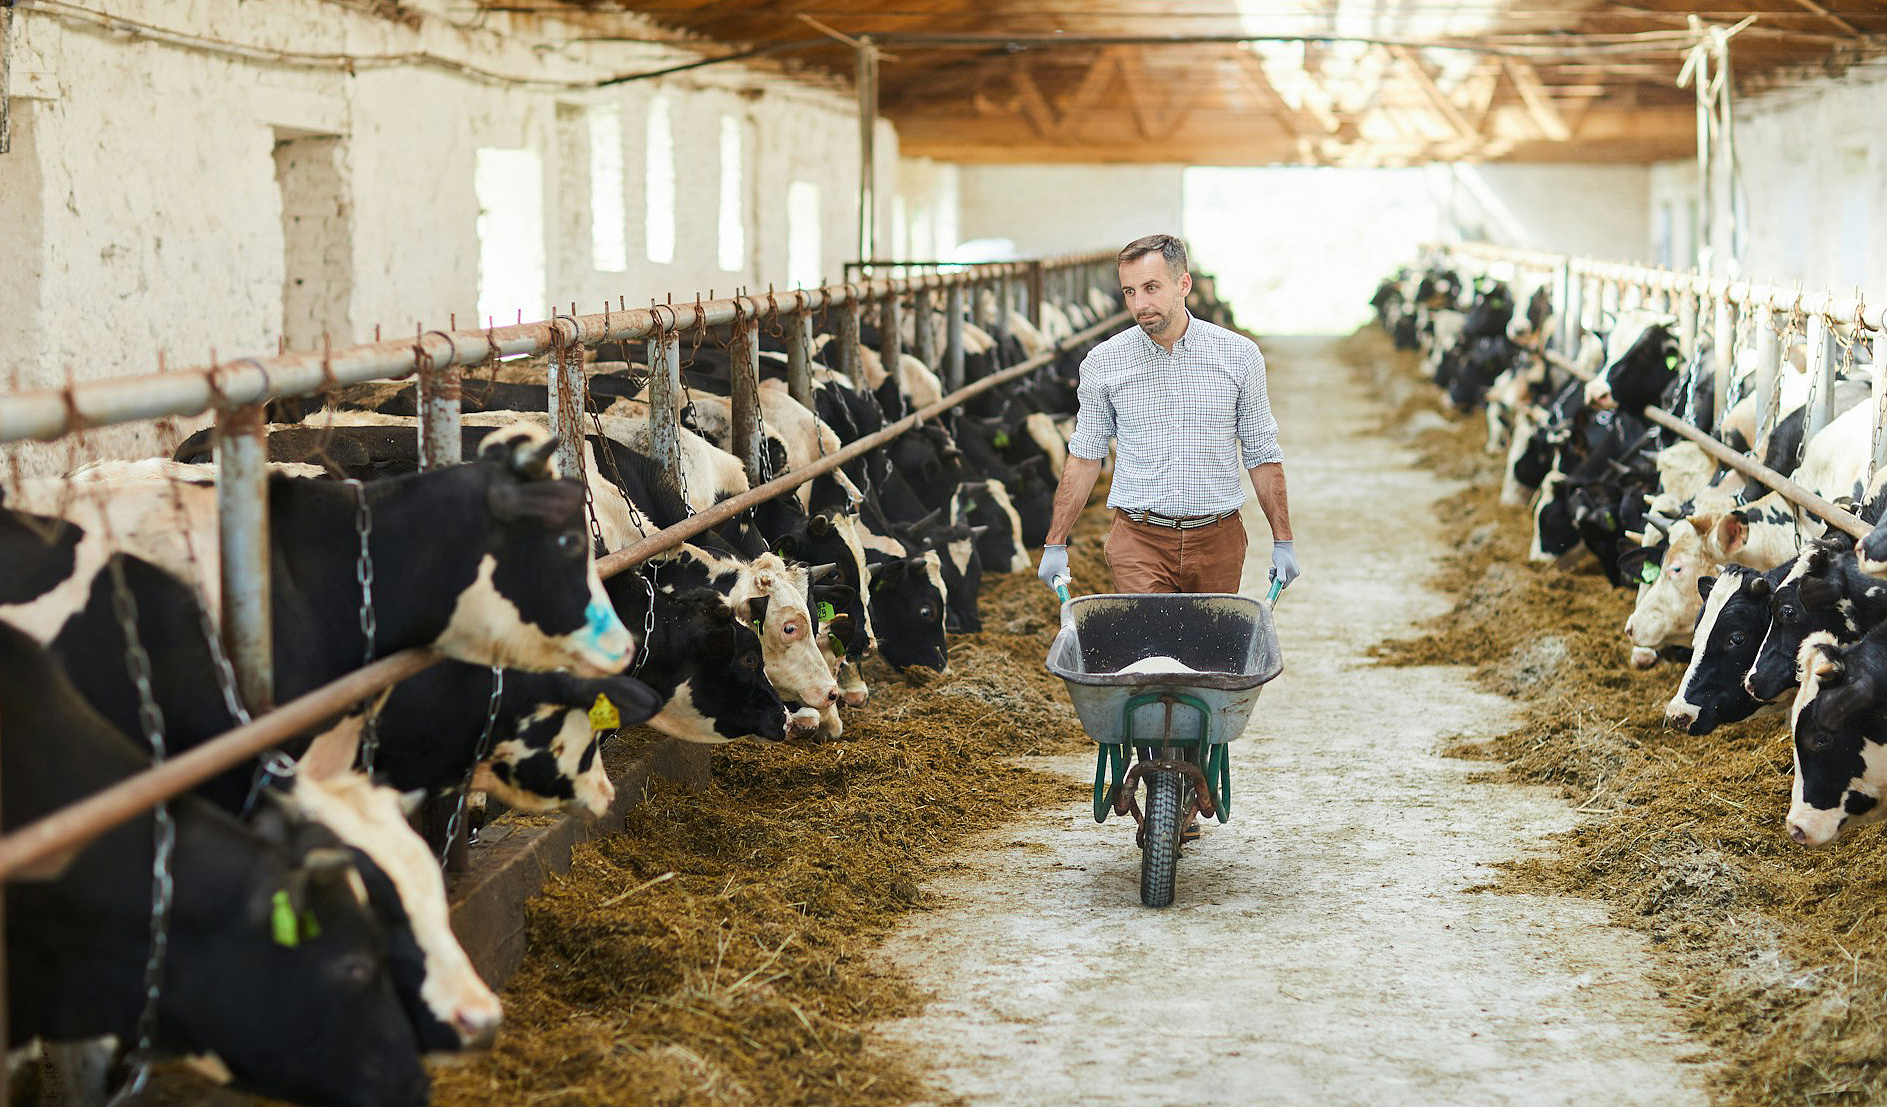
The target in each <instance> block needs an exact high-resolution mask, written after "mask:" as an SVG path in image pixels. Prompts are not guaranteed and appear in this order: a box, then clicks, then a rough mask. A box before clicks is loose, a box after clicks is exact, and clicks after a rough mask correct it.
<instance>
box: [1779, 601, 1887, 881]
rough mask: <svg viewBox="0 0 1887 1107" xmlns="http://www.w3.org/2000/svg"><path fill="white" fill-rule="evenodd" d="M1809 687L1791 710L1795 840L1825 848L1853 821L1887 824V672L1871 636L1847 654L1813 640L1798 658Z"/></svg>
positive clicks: (1819, 637) (1824, 638)
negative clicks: (1886, 720)
mask: <svg viewBox="0 0 1887 1107" xmlns="http://www.w3.org/2000/svg"><path fill="white" fill-rule="evenodd" d="M1798 662H1799V665H1800V667H1801V670H1802V686H1801V688H1800V689H1798V690H1797V691H1796V694H1795V703H1794V705H1793V707H1792V709H1791V710H1790V720H1789V729H1790V731H1791V732H1792V734H1793V735H1794V738H1795V784H1794V787H1793V789H1792V795H1791V802H1790V804H1789V816H1788V828H1789V837H1790V838H1793V839H1794V840H1795V841H1797V842H1799V843H1801V844H1802V845H1805V846H1825V845H1827V844H1828V843H1830V842H1832V841H1834V840H1835V838H1836V837H1837V836H1838V835H1839V834H1840V833H1841V830H1842V828H1843V827H1844V826H1846V825H1847V824H1849V823H1863V822H1872V821H1874V820H1875V819H1878V818H1880V816H1881V814H1882V810H1883V809H1882V808H1881V806H1880V798H1881V794H1882V789H1883V788H1884V787H1887V745H1883V742H1884V741H1887V732H1884V731H1883V727H1882V720H1881V710H1880V709H1881V688H1880V678H1881V674H1882V672H1883V670H1882V669H1881V668H1880V666H1881V665H1882V664H1883V663H1887V655H1883V651H1882V650H1881V649H1880V646H1879V643H1878V642H1876V641H1875V640H1874V638H1873V636H1872V635H1870V636H1869V637H1868V638H1867V639H1864V640H1863V641H1862V642H1861V643H1859V644H1857V645H1855V646H1853V647H1848V648H1843V647H1841V646H1839V645H1836V644H1835V643H1834V642H1833V640H1832V638H1831V637H1830V636H1828V635H1825V634H1821V633H1817V634H1812V635H1810V636H1809V638H1808V639H1807V640H1806V641H1804V642H1803V643H1802V652H1801V655H1800V657H1799V658H1798Z"/></svg>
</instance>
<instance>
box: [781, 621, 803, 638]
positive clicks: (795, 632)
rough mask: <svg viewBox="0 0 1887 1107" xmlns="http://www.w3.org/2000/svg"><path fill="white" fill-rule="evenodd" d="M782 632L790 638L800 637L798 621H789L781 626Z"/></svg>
mask: <svg viewBox="0 0 1887 1107" xmlns="http://www.w3.org/2000/svg"><path fill="white" fill-rule="evenodd" d="M780 633H781V634H784V635H786V636H787V637H788V638H797V637H799V624H798V623H797V622H793V623H788V624H786V625H785V626H783V627H781V628H780Z"/></svg>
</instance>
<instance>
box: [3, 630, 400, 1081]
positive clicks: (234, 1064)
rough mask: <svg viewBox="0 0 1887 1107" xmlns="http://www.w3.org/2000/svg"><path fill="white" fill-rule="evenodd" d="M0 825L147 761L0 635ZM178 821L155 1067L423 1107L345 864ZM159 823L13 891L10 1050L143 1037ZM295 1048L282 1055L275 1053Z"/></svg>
mask: <svg viewBox="0 0 1887 1107" xmlns="http://www.w3.org/2000/svg"><path fill="white" fill-rule="evenodd" d="M0 716H4V717H5V719H6V727H7V739H6V741H5V742H4V743H0V790H3V792H4V794H3V795H0V812H3V814H4V820H5V821H4V826H5V828H6V829H7V830H8V831H12V830H14V829H16V828H17V827H19V826H22V825H24V824H26V823H28V822H31V821H33V820H35V819H37V818H40V817H43V816H45V815H47V814H49V813H51V812H52V811H54V810H56V809H58V808H59V807H61V806H63V805H65V804H67V803H70V802H72V801H74V800H77V799H79V798H81V797H84V796H87V795H90V794H92V793H95V792H97V791H99V790H100V789H102V788H104V787H107V786H109V785H111V784H114V783H116V782H117V781H119V780H122V779H124V778H125V777H127V776H129V775H131V774H132V773H135V772H137V771H139V770H140V769H142V768H143V767H145V765H146V764H147V762H146V761H145V760H144V757H143V756H142V754H140V753H139V752H138V751H137V750H136V749H135V748H134V747H133V746H132V745H131V743H130V742H129V741H127V740H126V739H125V737H124V735H123V734H122V733H120V732H118V731H117V729H116V728H114V727H113V726H112V725H111V724H110V723H109V722H107V721H106V720H105V719H103V718H102V717H101V716H99V714H98V713H97V712H96V711H94V710H93V709H92V708H91V707H90V706H89V705H88V704H86V702H85V701H84V700H83V699H82V698H81V697H80V696H79V695H78V694H77V692H76V691H74V690H73V689H72V687H71V686H70V685H69V684H68V683H67V682H66V680H65V677H64V672H63V669H62V666H60V665H59V664H58V663H57V662H56V661H55V660H54V659H53V658H52V657H51V656H50V655H48V654H47V653H46V652H45V651H44V650H43V649H42V648H41V647H39V646H38V644H37V643H35V642H33V641H32V640H31V639H30V638H29V637H28V636H27V635H24V634H22V633H20V632H18V631H16V630H14V629H13V628H11V627H7V626H0ZM170 811H171V816H172V818H173V819H174V820H175V824H176V834H177V838H176V847H175V851H174V853H173V855H172V858H171V872H172V876H173V880H174V882H175V883H174V898H173V901H172V907H171V920H170V930H169V933H170V946H169V952H168V956H167V957H166V963H165V975H164V985H163V987H162V989H161V999H160V1001H159V1004H158V1045H159V1047H160V1048H161V1049H162V1050H163V1051H164V1052H166V1053H169V1054H172V1055H181V1054H210V1055H214V1056H215V1057H217V1058H218V1059H220V1060H221V1061H222V1063H223V1064H224V1066H225V1067H227V1068H228V1069H229V1071H230V1072H231V1073H232V1074H233V1076H234V1077H235V1079H236V1080H237V1082H238V1083H239V1084H241V1085H242V1086H243V1087H245V1088H247V1089H249V1090H251V1091H255V1092H258V1093H261V1094H263V1095H268V1096H271V1097H274V1098H279V1099H288V1100H293V1101H296V1102H301V1103H310V1104H334V1105H337V1107H419V1105H421V1104H424V1103H425V1102H426V1099H427V1084H428V1081H427V1076H426V1071H425V1069H424V1067H423V1066H422V1065H421V1063H420V1059H419V1045H418V1043H417V1042H416V1040H415V1037H414V1030H413V1026H412V1024H411V1023H410V1022H409V1020H408V1016H407V1013H406V1010H405V1009H404V1008H403V1006H402V1003H401V1001H400V999H399V997H398V996H397V994H396V989H395V986H394V982H393V980H392V978H391V973H390V970H389V967H388V963H387V945H386V943H387V935H386V933H385V931H384V929H383V928H382V926H381V923H380V921H379V920H378V919H377V918H376V917H375V913H374V911H373V910H372V909H371V908H370V906H369V903H368V891H367V888H366V887H365V885H364V883H363V877H362V874H361V872H360V871H359V869H358V868H357V867H356V862H355V859H354V855H352V854H351V853H350V852H348V851H347V850H345V849H342V848H339V843H338V842H337V841H336V840H335V839H334V838H332V837H331V836H329V837H328V838H327V845H326V846H325V847H323V848H303V849H297V848H293V847H291V845H290V844H288V843H285V842H283V841H281V840H280V839H278V838H272V837H270V836H269V835H267V834H266V833H259V832H258V831H257V830H255V829H251V828H249V827H245V826H243V825H242V824H240V823H238V822H237V821H236V820H235V819H233V818H232V817H230V816H229V815H227V814H225V813H224V812H222V811H221V810H219V809H217V808H216V807H214V806H213V805H211V804H210V803H208V802H207V801H205V800H202V799H199V798H197V797H194V796H190V795H184V796H180V797H178V798H176V799H174V800H172V801H171V803H170ZM152 827H153V823H152V820H150V819H148V818H140V819H133V820H131V821H129V822H126V823H124V824H122V825H120V826H118V827H117V828H116V829H114V830H111V831H108V832H106V833H105V834H104V835H102V836H101V837H99V838H98V839H96V840H94V841H93V842H92V843H90V844H89V845H87V846H85V847H84V848H83V849H81V850H80V851H79V852H78V853H77V854H76V855H75V856H73V857H72V858H71V859H70V860H69V861H68V862H67V863H66V864H65V865H64V868H63V870H62V871H60V872H58V873H57V874H56V876H54V877H53V878H51V879H44V880H37V881H22V880H15V881H9V882H8V884H7V886H6V912H7V934H6V943H7V966H8V979H7V1014H8V1017H7V1030H8V1035H9V1038H8V1042H9V1045H19V1044H23V1043H25V1042H27V1041H29V1040H31V1039H34V1038H39V1039H42V1040H45V1041H48V1042H73V1041H79V1040H88V1039H97V1038H101V1037H105V1036H112V1037H115V1038H116V1039H117V1040H118V1041H119V1042H121V1043H130V1042H135V1041H136V1040H137V1024H138V1016H139V1012H140V1010H141V1009H142V1007H143V1004H144V996H145V989H144V968H145V961H146V958H147V956H148V954H149V951H150V938H151V933H150V925H151V892H150V888H151V866H152V857H153V853H154V838H153V831H152ZM285 1042H293V1043H296V1045H295V1047H294V1048H292V1049H285V1048H283V1043H285Z"/></svg>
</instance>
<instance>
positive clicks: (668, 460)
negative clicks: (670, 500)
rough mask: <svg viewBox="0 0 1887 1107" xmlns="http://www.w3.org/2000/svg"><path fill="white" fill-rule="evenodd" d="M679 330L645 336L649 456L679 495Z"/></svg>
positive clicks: (672, 489)
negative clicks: (647, 350) (647, 352)
mask: <svg viewBox="0 0 1887 1107" xmlns="http://www.w3.org/2000/svg"><path fill="white" fill-rule="evenodd" d="M680 401H681V332H680V331H679V330H667V331H658V332H656V333H655V334H653V335H651V336H650V337H649V456H650V457H653V458H654V459H655V464H656V466H657V468H658V469H659V470H660V472H661V474H662V479H663V480H666V481H667V482H668V487H669V491H671V492H673V493H675V495H677V496H679V495H681V423H680V419H679V415H680V411H679V410H678V409H677V407H676V405H677V404H678V403H680Z"/></svg>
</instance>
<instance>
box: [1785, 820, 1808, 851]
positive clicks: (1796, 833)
mask: <svg viewBox="0 0 1887 1107" xmlns="http://www.w3.org/2000/svg"><path fill="white" fill-rule="evenodd" d="M1789 837H1791V838H1793V839H1795V844H1796V845H1798V846H1805V845H1807V844H1808V831H1806V830H1803V829H1802V828H1801V827H1799V826H1797V825H1795V824H1794V823H1790V824H1789Z"/></svg>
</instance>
